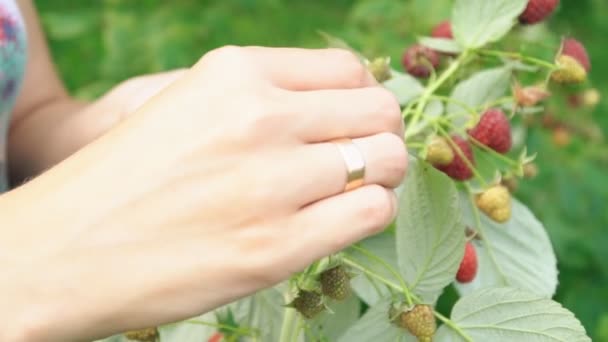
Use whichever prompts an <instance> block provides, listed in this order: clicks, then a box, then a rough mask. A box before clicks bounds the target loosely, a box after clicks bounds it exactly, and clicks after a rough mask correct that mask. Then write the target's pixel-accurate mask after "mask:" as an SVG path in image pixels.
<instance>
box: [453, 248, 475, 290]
mask: <svg viewBox="0 0 608 342" xmlns="http://www.w3.org/2000/svg"><path fill="white" fill-rule="evenodd" d="M476 275H477V252H476V251H475V247H474V246H473V244H472V243H471V242H467V244H466V245H465V247H464V256H463V257H462V261H461V262H460V268H458V273H456V280H458V282H460V283H470V282H472V281H473V280H474V279H475V276H476Z"/></svg>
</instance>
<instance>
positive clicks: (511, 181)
mask: <svg viewBox="0 0 608 342" xmlns="http://www.w3.org/2000/svg"><path fill="white" fill-rule="evenodd" d="M500 184H501V185H502V186H504V187H505V188H507V189H508V190H509V192H510V193H514V192H515V191H517V188H518V187H519V181H518V180H517V178H515V177H513V176H509V177H503V178H502V179H501V180H500Z"/></svg>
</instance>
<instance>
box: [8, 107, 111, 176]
mask: <svg viewBox="0 0 608 342" xmlns="http://www.w3.org/2000/svg"><path fill="white" fill-rule="evenodd" d="M100 107H101V108H100ZM116 120H117V119H116V118H115V117H113V116H112V115H111V111H109V110H107V111H106V108H103V106H99V105H91V104H87V103H85V102H81V101H77V100H74V99H72V98H69V97H67V96H65V97H60V98H57V99H55V100H53V101H49V102H47V103H46V104H44V105H43V106H40V107H38V108H34V109H33V110H32V112H31V113H29V114H28V115H24V116H22V117H20V118H19V119H17V120H15V121H14V122H13V123H12V125H11V128H10V132H9V143H8V157H9V168H10V170H9V171H10V175H11V180H12V182H13V184H18V183H20V182H21V181H23V180H24V179H27V178H30V177H33V176H36V175H38V174H39V173H41V172H42V171H44V170H46V169H48V168H49V167H51V166H53V165H55V164H57V163H58V162H60V161H62V160H64V159H65V158H67V157H68V156H70V155H71V154H73V153H74V152H76V151H78V150H79V149H80V148H81V147H82V146H84V145H86V144H87V143H89V142H91V141H92V140H94V139H96V138H97V137H98V136H99V135H101V134H102V132H104V131H105V130H107V128H108V127H111V126H112V125H113V124H114V123H115V122H116Z"/></svg>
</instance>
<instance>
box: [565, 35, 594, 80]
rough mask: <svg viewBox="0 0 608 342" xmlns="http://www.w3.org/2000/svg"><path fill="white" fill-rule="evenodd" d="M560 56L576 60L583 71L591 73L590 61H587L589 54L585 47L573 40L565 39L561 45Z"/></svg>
mask: <svg viewBox="0 0 608 342" xmlns="http://www.w3.org/2000/svg"><path fill="white" fill-rule="evenodd" d="M561 54H562V55H564V56H570V57H572V58H574V59H576V61H577V62H579V63H580V64H581V65H582V66H583V68H585V71H587V72H589V71H591V61H590V60H589V54H588V53H587V49H586V48H585V46H584V45H583V44H582V43H581V42H579V41H578V40H576V39H574V38H566V39H564V42H563V43H562V53H561Z"/></svg>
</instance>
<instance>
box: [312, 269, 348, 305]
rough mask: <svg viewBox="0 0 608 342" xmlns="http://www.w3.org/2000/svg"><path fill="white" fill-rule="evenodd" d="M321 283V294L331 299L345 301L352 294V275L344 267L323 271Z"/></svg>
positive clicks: (320, 278)
mask: <svg viewBox="0 0 608 342" xmlns="http://www.w3.org/2000/svg"><path fill="white" fill-rule="evenodd" d="M319 281H320V282H321V292H323V294H324V295H326V296H327V297H329V298H331V299H335V300H345V299H346V298H348V296H349V295H350V294H351V287H350V275H349V274H348V271H347V270H346V267H344V266H342V265H339V266H336V267H333V268H330V269H328V270H325V271H323V273H321V276H320V277H319Z"/></svg>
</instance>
